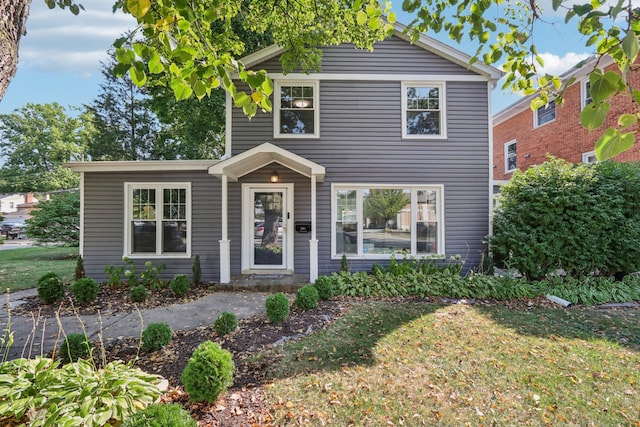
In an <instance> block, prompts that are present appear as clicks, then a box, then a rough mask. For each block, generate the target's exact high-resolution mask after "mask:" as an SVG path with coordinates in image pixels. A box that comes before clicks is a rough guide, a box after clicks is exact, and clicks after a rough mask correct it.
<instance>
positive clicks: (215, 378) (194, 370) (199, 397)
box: [182, 341, 235, 403]
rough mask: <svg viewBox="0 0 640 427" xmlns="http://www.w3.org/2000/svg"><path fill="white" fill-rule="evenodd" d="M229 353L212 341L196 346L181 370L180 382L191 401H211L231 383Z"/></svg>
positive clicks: (231, 366)
mask: <svg viewBox="0 0 640 427" xmlns="http://www.w3.org/2000/svg"><path fill="white" fill-rule="evenodd" d="M234 371H235V365H234V364H233V360H232V358H231V353H229V352H228V351H227V350H225V349H223V348H222V347H220V346H219V345H218V344H217V343H214V342H212V341H205V342H203V343H202V344H200V345H199V346H198V348H196V350H195V351H194V352H193V354H192V355H191V358H190V359H189V362H188V363H187V366H186V367H185V368H184V371H182V384H184V390H185V391H186V392H187V393H189V400H190V401H191V402H209V403H213V402H215V401H216V400H217V399H218V396H219V395H220V393H224V392H225V391H226V390H227V388H229V387H230V386H231V385H232V384H233V373H234Z"/></svg>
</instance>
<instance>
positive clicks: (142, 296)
mask: <svg viewBox="0 0 640 427" xmlns="http://www.w3.org/2000/svg"><path fill="white" fill-rule="evenodd" d="M147 298H149V291H147V288H145V287H144V286H142V285H136V286H134V287H132V288H131V289H130V290H129V299H130V300H131V302H144V301H146V300H147Z"/></svg>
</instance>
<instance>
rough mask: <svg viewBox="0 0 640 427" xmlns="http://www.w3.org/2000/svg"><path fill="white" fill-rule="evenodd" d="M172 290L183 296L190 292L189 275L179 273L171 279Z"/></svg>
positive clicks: (178, 295)
mask: <svg viewBox="0 0 640 427" xmlns="http://www.w3.org/2000/svg"><path fill="white" fill-rule="evenodd" d="M171 290H172V291H173V293H174V294H175V295H176V296H177V297H183V296H185V295H186V294H187V292H189V277H187V275H186V274H178V275H177V276H175V277H174V278H173V280H172V281H171Z"/></svg>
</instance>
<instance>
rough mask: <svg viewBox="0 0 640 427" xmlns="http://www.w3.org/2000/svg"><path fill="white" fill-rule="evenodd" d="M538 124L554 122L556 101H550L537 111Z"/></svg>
mask: <svg viewBox="0 0 640 427" xmlns="http://www.w3.org/2000/svg"><path fill="white" fill-rule="evenodd" d="M536 117H537V119H538V120H537V126H542V125H543V124H545V123H549V122H552V121H554V120H555V119H556V101H551V102H549V105H546V106H542V107H540V108H538V110H537V111H536Z"/></svg>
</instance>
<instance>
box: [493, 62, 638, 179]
mask: <svg viewBox="0 0 640 427" xmlns="http://www.w3.org/2000/svg"><path fill="white" fill-rule="evenodd" d="M596 66H597V67H598V68H600V69H603V70H605V71H609V70H615V69H617V67H616V66H615V64H613V61H612V59H611V58H609V57H604V58H602V59H601V60H600V63H597V58H596V57H592V58H590V59H589V60H588V61H586V63H585V64H584V65H583V66H582V67H580V68H573V69H571V70H570V71H568V72H567V73H565V74H564V75H563V76H561V78H562V80H563V81H569V80H570V79H572V78H575V79H576V80H575V83H573V84H572V85H571V86H570V87H569V88H568V89H567V91H566V94H565V100H564V103H563V104H562V105H556V103H555V102H554V101H552V102H550V103H549V105H548V106H545V107H541V108H539V109H538V110H536V111H532V110H531V100H532V99H533V98H534V97H535V95H532V96H529V97H525V98H522V99H521V100H519V101H518V102H516V103H514V104H512V105H511V106H509V107H507V108H505V109H504V110H502V111H500V112H499V113H497V114H495V115H494V116H493V168H494V171H493V176H494V179H495V180H496V183H500V182H503V181H508V180H509V179H510V178H511V173H512V172H513V171H514V170H516V169H520V170H523V171H524V170H527V168H529V167H530V166H532V165H537V164H540V163H543V162H545V161H546V160H547V156H548V155H552V156H555V157H558V158H562V159H565V160H567V161H569V162H574V163H580V162H585V163H588V162H594V161H596V157H595V154H594V147H595V144H596V141H597V140H598V138H600V136H601V135H602V133H603V132H604V130H605V129H607V128H608V127H610V126H615V125H617V120H618V116H619V115H620V114H621V113H622V112H629V111H633V107H632V101H631V98H630V95H628V94H621V95H617V96H616V97H615V99H614V100H613V101H612V102H611V110H610V111H609V116H608V118H607V121H606V122H605V123H604V125H603V126H602V127H600V128H598V129H595V130H593V131H591V132H590V131H588V130H586V129H585V128H584V127H583V126H582V125H581V124H580V113H581V112H582V109H583V108H584V107H585V106H586V105H587V104H589V103H590V102H591V96H590V93H589V76H588V73H589V72H590V71H592V70H593V69H594V67H596ZM630 76H631V85H632V87H633V88H636V89H640V70H638V69H637V68H632V71H631V72H630ZM632 129H633V128H632ZM614 160H616V161H621V162H626V161H637V160H640V144H636V145H634V146H633V148H631V149H630V150H628V151H625V152H624V153H621V154H619V155H618V156H616V157H615V158H614Z"/></svg>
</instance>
